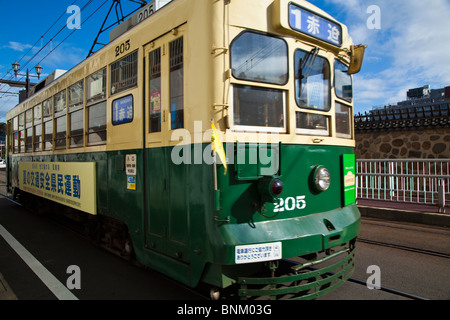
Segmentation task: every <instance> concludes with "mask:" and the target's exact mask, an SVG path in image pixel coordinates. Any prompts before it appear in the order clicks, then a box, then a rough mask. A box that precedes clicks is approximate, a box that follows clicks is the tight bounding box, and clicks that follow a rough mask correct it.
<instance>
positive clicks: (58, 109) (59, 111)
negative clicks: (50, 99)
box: [53, 89, 67, 150]
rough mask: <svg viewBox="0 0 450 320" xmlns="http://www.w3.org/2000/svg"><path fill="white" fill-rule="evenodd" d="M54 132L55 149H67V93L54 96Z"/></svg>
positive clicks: (61, 92)
mask: <svg viewBox="0 0 450 320" xmlns="http://www.w3.org/2000/svg"><path fill="white" fill-rule="evenodd" d="M53 106H54V109H53V111H54V119H55V123H54V131H55V136H54V138H55V141H54V144H55V149H57V150H61V149H66V148H67V92H66V89H64V90H61V91H60V92H58V93H57V94H55V95H54V104H53Z"/></svg>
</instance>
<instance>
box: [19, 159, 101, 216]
mask: <svg viewBox="0 0 450 320" xmlns="http://www.w3.org/2000/svg"><path fill="white" fill-rule="evenodd" d="M95 169H96V167H95V162H19V187H20V189H21V190H23V191H26V192H28V193H31V194H34V195H37V196H40V197H43V198H45V199H49V200H52V201H55V202H58V203H61V204H63V205H66V206H69V207H72V208H74V209H78V210H81V211H84V212H87V213H90V214H92V215H96V214H97V198H96V194H97V193H96V173H95V171H96V170H95Z"/></svg>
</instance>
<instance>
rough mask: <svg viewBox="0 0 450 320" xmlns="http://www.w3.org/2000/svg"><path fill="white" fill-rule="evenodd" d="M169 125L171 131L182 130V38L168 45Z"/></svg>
mask: <svg viewBox="0 0 450 320" xmlns="http://www.w3.org/2000/svg"><path fill="white" fill-rule="evenodd" d="M169 50H170V119H171V121H170V123H171V127H170V128H171V130H175V129H179V128H184V62H183V59H184V57H183V37H181V38H178V39H176V40H175V41H173V42H171V43H170V48H169Z"/></svg>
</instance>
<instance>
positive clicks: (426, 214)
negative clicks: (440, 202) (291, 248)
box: [357, 199, 450, 227]
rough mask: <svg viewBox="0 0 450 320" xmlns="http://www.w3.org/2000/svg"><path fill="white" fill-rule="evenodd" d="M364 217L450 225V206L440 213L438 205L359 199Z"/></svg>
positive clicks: (360, 209)
mask: <svg viewBox="0 0 450 320" xmlns="http://www.w3.org/2000/svg"><path fill="white" fill-rule="evenodd" d="M357 204H358V208H359V211H360V212H361V215H362V216H363V217H371V218H378V219H386V220H391V221H403V222H412V223H420V224H426V225H431V226H440V227H450V208H448V207H447V208H446V213H439V212H438V207H437V206H431V205H422V204H410V203H397V202H389V201H378V200H365V199H358V201H357Z"/></svg>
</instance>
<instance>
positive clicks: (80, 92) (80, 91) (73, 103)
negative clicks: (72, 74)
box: [68, 80, 84, 112]
mask: <svg viewBox="0 0 450 320" xmlns="http://www.w3.org/2000/svg"><path fill="white" fill-rule="evenodd" d="M68 95H69V97H68V101H69V112H72V111H74V110H78V109H79V108H80V107H83V106H84V80H80V81H78V82H76V83H74V84H73V85H71V86H70V87H69V89H68Z"/></svg>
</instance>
